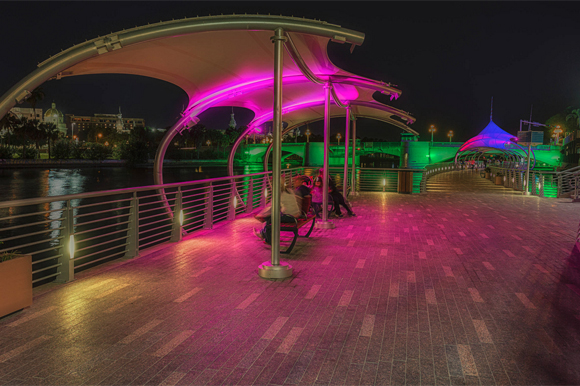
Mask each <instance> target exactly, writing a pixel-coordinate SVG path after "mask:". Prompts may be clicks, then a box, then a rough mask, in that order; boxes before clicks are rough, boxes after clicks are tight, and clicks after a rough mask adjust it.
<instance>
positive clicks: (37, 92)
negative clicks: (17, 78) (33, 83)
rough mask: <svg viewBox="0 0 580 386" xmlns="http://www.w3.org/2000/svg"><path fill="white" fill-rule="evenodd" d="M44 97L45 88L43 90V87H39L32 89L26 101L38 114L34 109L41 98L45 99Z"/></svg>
mask: <svg viewBox="0 0 580 386" xmlns="http://www.w3.org/2000/svg"><path fill="white" fill-rule="evenodd" d="M44 97H45V95H44V90H42V87H37V88H35V89H34V90H32V92H31V93H30V95H29V96H28V98H26V101H27V102H28V104H29V105H30V106H31V107H32V111H33V113H34V114H36V112H35V111H34V109H35V108H36V104H37V103H38V102H40V101H41V100H43V99H44Z"/></svg>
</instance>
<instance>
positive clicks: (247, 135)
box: [246, 134, 255, 146]
mask: <svg viewBox="0 0 580 386" xmlns="http://www.w3.org/2000/svg"><path fill="white" fill-rule="evenodd" d="M249 136H250V134H246V146H248V137H249ZM254 141H255V140H254Z"/></svg>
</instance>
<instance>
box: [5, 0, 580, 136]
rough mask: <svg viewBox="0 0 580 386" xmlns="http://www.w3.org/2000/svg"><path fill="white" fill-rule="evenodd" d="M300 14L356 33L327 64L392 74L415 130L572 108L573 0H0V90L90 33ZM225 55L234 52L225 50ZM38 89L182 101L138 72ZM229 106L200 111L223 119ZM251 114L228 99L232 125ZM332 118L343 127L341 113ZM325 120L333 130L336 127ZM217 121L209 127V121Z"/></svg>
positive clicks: (576, 72) (87, 108)
mask: <svg viewBox="0 0 580 386" xmlns="http://www.w3.org/2000/svg"><path fill="white" fill-rule="evenodd" d="M244 12H247V13H261V14H268V13H272V14H283V15H286V16H300V17H302V16H304V17H306V18H315V19H321V20H324V21H327V22H329V23H333V24H339V25H341V26H342V27H345V28H349V29H353V30H356V31H360V32H364V33H365V34H366V38H365V42H364V43H363V45H362V46H360V47H357V48H356V49H355V50H354V52H353V53H352V54H350V53H349V47H348V46H346V45H340V44H334V43H331V44H330V45H329V52H330V57H331V59H332V60H333V61H334V63H335V64H336V65H337V66H339V67H341V68H343V69H345V70H347V71H350V72H353V73H355V74H358V75H361V76H366V77H369V78H373V79H378V80H383V81H385V82H391V83H393V84H396V85H398V86H399V88H400V89H401V90H402V91H403V94H402V96H401V98H399V100H398V101H394V102H392V105H393V106H394V107H397V108H400V109H403V110H406V111H409V112H410V113H411V114H413V115H414V116H415V117H416V118H417V122H416V123H414V124H413V125H412V126H411V127H412V128H414V129H415V130H416V131H418V132H420V133H421V134H422V135H421V139H427V138H428V137H429V135H428V133H427V128H428V127H429V125H431V124H434V125H436V126H437V128H438V132H437V133H436V134H435V140H436V141H437V140H440V141H445V140H447V137H446V133H447V132H448V130H453V131H454V132H455V137H454V138H453V139H454V140H458V141H464V140H467V139H468V138H470V137H472V136H473V135H475V134H477V133H478V132H479V131H481V130H482V129H483V128H484V127H485V125H486V124H487V123H488V122H489V113H490V111H489V110H490V99H491V97H492V96H493V97H494V109H493V116H494V122H495V123H496V124H498V125H499V126H500V127H502V128H503V129H504V130H506V131H509V132H511V133H515V131H516V130H517V128H518V125H519V120H520V119H528V118H529V115H530V106H531V105H532V104H533V106H534V107H533V110H534V113H533V120H534V121H539V122H543V121H545V120H546V119H548V118H549V117H550V116H552V115H554V114H556V113H558V112H560V111H562V110H564V109H565V108H566V107H567V106H573V107H574V108H579V107H580V50H579V49H578V44H579V42H580V27H578V15H580V3H578V2H523V1H522V2H507V3H506V2H413V1H411V2H336V1H333V2H280V3H277V2H245V1H244V2H216V1H213V2H199V1H187V2H185V1H184V2H154V1H151V2H86V1H78V2H0V36H1V37H2V43H3V47H2V54H1V55H0V69H1V70H2V71H1V74H2V75H1V76H0V93H1V94H3V93H4V92H6V91H7V90H8V89H9V88H10V87H11V86H12V85H14V84H15V83H16V82H18V81H19V80H20V79H21V78H23V77H24V76H26V75H27V74H29V73H30V72H32V71H33V70H34V69H35V68H36V64H37V63H38V62H41V61H43V60H45V59H47V58H48V57H49V56H50V55H54V54H56V53H58V52H60V50H61V49H66V48H68V47H70V46H72V45H74V44H77V43H80V42H83V41H85V39H92V38H94V37H96V36H97V35H104V34H107V33H110V32H114V31H119V30H122V29H123V28H131V27H134V26H137V25H143V24H147V23H148V22H151V23H153V22H158V21H160V20H171V19H173V18H184V17H195V16H197V15H199V16H205V15H208V14H212V15H214V14H220V13H224V14H231V13H244ZM232 59H235V58H232ZM43 88H44V90H45V92H46V94H47V98H46V100H45V101H43V102H41V103H40V104H39V106H40V107H43V108H47V107H49V106H50V103H51V102H52V101H54V102H56V103H57V107H58V108H59V109H60V110H61V111H63V112H64V113H74V114H77V115H84V114H87V115H92V114H94V113H97V112H98V113H115V112H116V111H117V109H118V106H121V107H122V109H123V114H124V116H131V117H143V118H145V120H146V123H147V125H150V126H154V127H165V126H168V125H171V124H172V123H174V122H175V120H176V118H177V116H178V114H179V112H180V111H181V110H182V108H183V106H184V105H185V104H187V101H186V97H185V93H184V92H182V91H181V90H180V89H179V88H177V87H176V86H174V85H171V84H167V83H165V82H162V81H159V80H155V79H145V78H141V77H136V76H126V75H123V76H121V75H108V76H86V77H82V76H79V77H72V78H68V79H63V80H60V81H51V82H47V83H46V84H45V85H44V86H43ZM227 110H228V109H221V110H219V111H218V112H217V113H215V112H214V113H207V114H206V115H205V116H202V122H204V123H207V124H208V126H210V127H214V126H215V127H214V128H225V127H226V126H227V123H228V121H229V111H227ZM249 119H251V114H248V113H247V112H246V113H244V111H242V110H241V109H236V120H237V121H238V124H245V123H248V120H249ZM338 125H343V123H342V122H339V123H338ZM338 125H336V126H335V129H336V128H338ZM218 126H219V127H218ZM358 128H359V134H360V135H361V136H380V137H383V138H385V139H394V140H397V139H398V138H399V132H400V130H399V129H396V128H394V127H392V126H389V125H384V124H378V123H373V122H368V121H366V120H365V121H363V122H360V124H359V126H358Z"/></svg>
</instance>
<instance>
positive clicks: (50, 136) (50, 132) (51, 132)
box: [38, 122, 58, 159]
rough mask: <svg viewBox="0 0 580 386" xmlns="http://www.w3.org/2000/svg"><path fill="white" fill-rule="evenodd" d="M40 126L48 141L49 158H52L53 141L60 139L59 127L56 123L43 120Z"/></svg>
mask: <svg viewBox="0 0 580 386" xmlns="http://www.w3.org/2000/svg"><path fill="white" fill-rule="evenodd" d="M38 128H39V129H40V131H41V132H42V136H43V137H44V139H45V140H46V141H47V142H48V158H49V159H50V158H51V154H50V153H51V141H56V140H57V139H58V129H57V128H56V125H55V124H54V123H48V122H42V123H41V124H40V125H38Z"/></svg>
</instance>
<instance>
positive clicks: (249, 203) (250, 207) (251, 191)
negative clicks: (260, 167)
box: [246, 177, 254, 213]
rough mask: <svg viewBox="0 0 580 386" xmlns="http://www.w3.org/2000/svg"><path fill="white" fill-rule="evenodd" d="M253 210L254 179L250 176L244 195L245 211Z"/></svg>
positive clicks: (250, 211)
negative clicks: (246, 191) (245, 194)
mask: <svg viewBox="0 0 580 386" xmlns="http://www.w3.org/2000/svg"><path fill="white" fill-rule="evenodd" d="M253 210H254V179H253V178H252V177H250V186H248V195H247V196H246V213H252V211H253Z"/></svg>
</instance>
